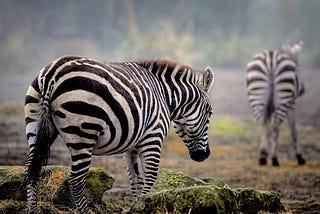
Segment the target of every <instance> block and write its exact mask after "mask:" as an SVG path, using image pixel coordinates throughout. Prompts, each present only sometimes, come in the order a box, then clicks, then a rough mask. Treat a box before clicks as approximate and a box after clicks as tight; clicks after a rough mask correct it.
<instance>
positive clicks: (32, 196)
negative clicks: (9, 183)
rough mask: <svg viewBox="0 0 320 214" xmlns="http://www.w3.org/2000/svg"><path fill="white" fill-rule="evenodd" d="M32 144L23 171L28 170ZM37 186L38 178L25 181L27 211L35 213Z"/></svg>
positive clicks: (30, 213)
mask: <svg viewBox="0 0 320 214" xmlns="http://www.w3.org/2000/svg"><path fill="white" fill-rule="evenodd" d="M33 148H34V147H33V145H31V146H30V152H29V156H28V159H27V161H26V169H25V171H26V172H27V171H28V168H29V166H30V164H31V161H32V158H33ZM37 186H38V179H32V180H29V181H26V189H27V204H28V213H29V214H32V213H36V209H37Z"/></svg>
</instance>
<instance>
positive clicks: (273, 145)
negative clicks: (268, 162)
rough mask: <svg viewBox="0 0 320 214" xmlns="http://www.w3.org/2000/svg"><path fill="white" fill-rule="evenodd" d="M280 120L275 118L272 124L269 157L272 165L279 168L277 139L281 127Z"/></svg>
mask: <svg viewBox="0 0 320 214" xmlns="http://www.w3.org/2000/svg"><path fill="white" fill-rule="evenodd" d="M281 122H282V121H281V120H279V119H278V118H277V117H276V118H275V120H274V124H273V136H272V143H271V157H272V165H273V166H279V165H280V164H279V162H278V154H277V153H278V138H279V127H280V125H281Z"/></svg>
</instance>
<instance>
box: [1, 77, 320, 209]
mask: <svg viewBox="0 0 320 214" xmlns="http://www.w3.org/2000/svg"><path fill="white" fill-rule="evenodd" d="M218 74H219V73H218ZM309 74H310V75H309V76H307V77H306V80H307V81H309V82H308V84H306V88H307V90H308V86H309V91H310V92H309V93H310V94H308V91H307V92H306V96H305V97H304V98H303V99H301V101H299V106H300V107H302V108H300V111H299V112H298V113H299V118H300V120H299V124H298V131H299V139H300V141H301V143H302V144H303V146H304V147H303V148H304V154H305V158H306V161H307V163H306V164H305V165H303V166H298V165H297V163H296V160H295V154H294V150H293V147H292V145H291V144H290V134H289V130H288V129H287V128H285V127H284V128H282V129H281V133H280V145H279V162H280V167H272V166H271V164H270V160H269V162H268V165H266V166H263V167H262V166H259V165H258V161H257V159H258V155H257V149H258V140H259V129H258V126H257V124H256V123H255V121H254V120H253V118H252V117H251V115H250V114H249V111H248V108H247V104H246V103H245V97H244V95H243V94H241V93H244V89H243V88H242V86H241V81H243V78H241V76H239V74H237V73H234V72H229V71H224V73H223V75H220V76H219V75H217V74H216V78H217V80H216V82H218V83H219V82H221V81H222V82H223V84H218V83H217V85H216V86H215V87H214V89H213V93H212V97H213V100H214V106H215V114H214V116H213V118H212V121H211V124H210V146H211V156H210V157H209V159H207V160H206V161H204V162H201V163H196V162H193V161H192V160H190V158H189V157H188V154H187V151H186V149H185V147H184V145H183V143H182V142H181V141H180V140H179V139H178V138H177V137H176V136H175V135H174V134H173V133H170V135H169V136H168V138H167V140H166V142H165V145H164V147H163V153H162V159H161V166H160V167H162V168H170V169H174V170H179V171H182V172H184V173H186V174H189V175H191V176H195V177H213V178H216V179H219V180H222V181H223V182H225V183H227V184H228V185H229V186H230V187H232V188H238V187H250V188H256V189H265V190H274V191H278V192H279V193H280V195H281V198H282V202H283V204H284V205H285V207H286V208H287V211H288V213H320V124H319V112H320V111H319V110H320V105H319V102H320V101H319V99H318V98H319V97H320V96H318V95H319V92H320V90H319V89H315V88H316V87H315V86H316V83H317V82H318V81H319V80H320V76H319V74H320V72H319V71H317V72H315V71H314V72H310V73H309ZM31 79H32V78H30V77H24V78H23V80H24V81H22V82H19V81H18V80H17V79H7V81H5V80H3V79H2V80H1V93H0V95H1V96H0V165H23V164H24V161H25V159H26V157H27V150H28V148H27V143H26V137H25V136H24V132H25V131H24V119H23V109H22V107H23V104H22V103H23V96H24V94H25V89H26V87H27V81H29V80H30V81H31ZM20 80H21V79H20ZM6 84H7V86H8V87H11V86H12V87H14V88H19V90H18V91H15V90H13V91H12V92H9V91H10V89H9V88H8V87H6ZM230 85H237V87H238V88H237V87H230V90H225V89H226V88H225V87H226V86H230ZM4 88H5V90H3V89H4ZM237 91H238V92H239V96H230V93H234V92H235V93H236V92H237ZM8 93H9V94H10V95H9V96H8ZM311 93H312V94H311ZM315 97H316V99H314V98H315ZM69 163H70V157H69V153H68V151H67V149H66V147H65V145H64V144H63V143H61V142H59V141H58V142H56V143H55V144H54V145H53V146H52V150H51V159H50V161H49V164H60V165H68V164H69ZM92 165H94V166H99V167H102V168H104V169H105V170H106V171H107V172H109V173H110V174H111V175H112V176H113V177H114V178H115V179H116V181H115V184H114V187H113V188H114V189H117V190H123V189H125V190H128V188H129V184H128V178H127V174H126V168H125V165H124V163H123V161H122V156H121V155H115V156H109V157H94V159H93V162H92ZM128 191H129V190H128ZM107 195H108V194H106V197H105V199H106V200H109V199H108V196H107ZM119 197H123V196H122V195H120V193H119ZM129 200H130V198H129Z"/></svg>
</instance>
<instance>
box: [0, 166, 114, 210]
mask: <svg viewBox="0 0 320 214" xmlns="http://www.w3.org/2000/svg"><path fill="white" fill-rule="evenodd" d="M69 176H70V168H69V167H65V166H48V167H46V168H45V169H44V170H43V171H42V173H41V177H42V178H41V179H40V182H39V186H38V194H37V195H38V201H41V204H40V205H39V206H41V208H40V210H42V211H43V213H47V212H46V211H45V210H47V209H48V210H50V209H51V210H52V208H53V206H56V207H59V209H62V210H70V208H71V209H73V208H75V205H74V203H73V200H72V197H71V193H70V189H69V183H68V179H69ZM23 181H24V167H23V166H0V200H2V202H3V201H8V200H9V201H12V203H11V202H10V203H8V206H9V207H17V209H20V208H19V207H20V205H21V203H20V202H19V201H23V202H25V201H26V190H25V187H24V186H23ZM113 182H114V179H113V178H112V177H111V176H109V175H108V174H106V172H105V171H104V170H103V169H101V168H97V167H91V168H90V169H89V172H88V176H87V188H86V190H87V191H86V197H87V200H88V202H89V205H90V206H91V207H93V208H97V206H100V205H101V206H104V202H103V201H102V195H103V193H104V192H105V191H106V190H109V189H111V188H112V184H113ZM46 203H48V204H46ZM2 204H3V203H2ZM18 205H19V206H18ZM21 206H22V205H21ZM23 206H25V205H23ZM5 209H7V208H5ZM0 213H7V212H1V211H0ZM9 213H10V212H9ZM13 213H14V212H13Z"/></svg>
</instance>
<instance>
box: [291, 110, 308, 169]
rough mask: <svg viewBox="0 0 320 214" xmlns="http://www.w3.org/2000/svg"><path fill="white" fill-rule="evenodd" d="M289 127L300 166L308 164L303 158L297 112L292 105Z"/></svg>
mask: <svg viewBox="0 0 320 214" xmlns="http://www.w3.org/2000/svg"><path fill="white" fill-rule="evenodd" d="M288 125H289V127H290V131H291V138H292V143H293V146H294V149H295V152H296V157H297V161H298V164H299V165H303V164H305V163H306V161H305V159H304V158H303V157H302V148H301V144H300V142H299V141H298V132H297V128H296V110H295V104H293V105H292V107H291V109H290V111H289V112H288Z"/></svg>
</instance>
